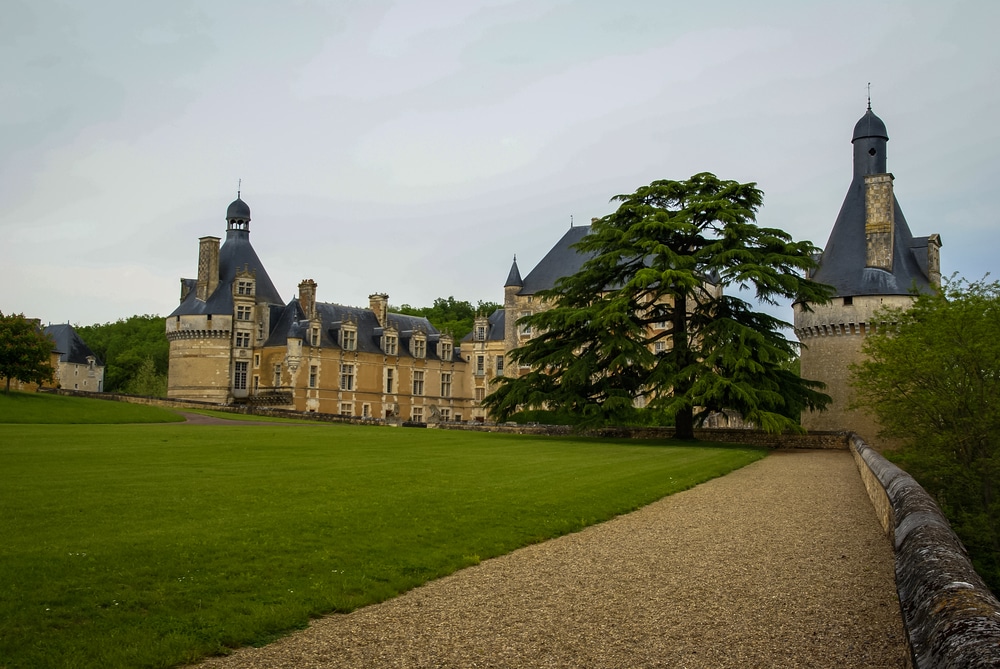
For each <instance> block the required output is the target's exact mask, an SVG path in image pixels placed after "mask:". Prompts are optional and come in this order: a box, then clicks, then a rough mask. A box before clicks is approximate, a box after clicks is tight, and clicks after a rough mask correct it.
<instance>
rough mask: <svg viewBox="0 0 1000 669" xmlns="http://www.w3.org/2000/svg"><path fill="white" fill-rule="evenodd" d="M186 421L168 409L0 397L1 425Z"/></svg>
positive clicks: (64, 398)
mask: <svg viewBox="0 0 1000 669" xmlns="http://www.w3.org/2000/svg"><path fill="white" fill-rule="evenodd" d="M182 420H184V418H183V417H182V416H180V415H179V414H177V413H176V412H174V411H170V410H169V409H161V408H160V407H153V406H144V405H141V404H127V403H125V402H111V401H108V400H97V399H90V398H87V397H68V396H64V395H49V394H48V393H11V394H10V395H5V394H3V393H0V424H2V423H45V424H53V423H63V424H65V423H73V424H86V423H90V424H98V423H100V424H109V423H170V422H177V421H182Z"/></svg>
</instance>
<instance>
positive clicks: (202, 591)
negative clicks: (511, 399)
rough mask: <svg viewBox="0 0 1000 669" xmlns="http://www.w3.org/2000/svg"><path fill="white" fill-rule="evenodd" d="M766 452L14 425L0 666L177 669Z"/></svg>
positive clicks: (2, 441) (340, 433)
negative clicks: (174, 668) (156, 668)
mask: <svg viewBox="0 0 1000 669" xmlns="http://www.w3.org/2000/svg"><path fill="white" fill-rule="evenodd" d="M762 455H763V453H762V452H760V451H755V450H751V449H739V448H711V447H708V448H705V447H691V446H665V445H663V444H651V443H639V442H618V443H616V442H608V441H593V440H573V439H543V438H530V437H517V436H508V435H490V434H478V433H462V432H446V431H438V430H402V429H392V428H373V427H353V426H341V425H332V426H328V425H318V426H314V425H301V426H300V425H277V424H261V425H259V426H202V427H198V426H191V425H118V426H96V425H81V426H70V425H0V471H3V472H4V475H3V486H2V487H0V536H3V537H4V538H5V539H4V541H3V542H2V543H0V666H4V667H45V666H101V667H117V666H130V667H132V666H171V665H173V664H176V663H179V662H185V661H193V660H195V659H197V658H198V657H201V656H204V655H205V654H210V653H216V652H223V651H224V650H225V649H226V648H227V647H233V646H238V645H243V644H247V643H260V642H263V641H265V640H268V639H270V638H273V636H274V635H276V634H278V633H280V632H282V631H287V630H289V629H293V628H296V627H301V626H304V625H305V624H306V623H307V621H308V619H309V618H310V617H312V616H316V615H320V614H322V613H326V612H330V611H349V610H352V609H354V608H356V607H358V606H362V605H365V604H368V603H371V602H375V601H380V600H383V599H386V598H389V597H393V596H395V595H396V594H398V593H400V592H403V591H405V590H407V589H409V588H412V587H414V586H416V585H419V584H420V583H423V582H425V581H427V580H429V579H432V578H436V577H439V576H442V575H444V574H447V573H450V572H451V571H454V570H455V569H459V568H462V567H464V566H467V565H470V564H474V563H476V562H478V561H479V560H481V559H486V558H488V557H492V556H495V555H499V554H502V553H505V552H508V551H510V550H512V549H514V548H516V547H518V546H522V545H525V544H528V543H531V542H535V541H541V540H544V539H546V538H549V537H553V536H558V535H560V534H564V533H567V532H572V531H575V530H578V529H580V528H581V527H584V526H586V525H588V524H592V523H594V522H599V521H601V520H605V519H607V518H610V517H612V516H614V515H616V514H619V513H623V512H627V511H629V510H632V509H635V508H637V507H639V506H642V505H644V504H646V503H649V502H651V501H653V500H655V499H657V498H659V497H662V496H664V495H667V494H670V493H672V492H676V491H678V490H682V489H685V488H688V487H690V486H692V485H695V484H696V483H698V482H700V481H703V480H705V479H707V478H711V477H713V476H718V475H721V474H723V473H726V472H727V471H730V470H731V469H733V468H736V467H739V466H742V465H744V464H746V463H748V462H750V461H752V460H755V459H757V458H759V457H762Z"/></svg>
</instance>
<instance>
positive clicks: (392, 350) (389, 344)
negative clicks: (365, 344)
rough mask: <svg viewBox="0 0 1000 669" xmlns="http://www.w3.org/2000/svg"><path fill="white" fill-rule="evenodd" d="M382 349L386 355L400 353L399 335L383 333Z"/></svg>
mask: <svg viewBox="0 0 1000 669" xmlns="http://www.w3.org/2000/svg"><path fill="white" fill-rule="evenodd" d="M382 351H383V352H384V353H385V354H386V355H399V337H398V336H397V335H396V334H395V333H392V334H390V333H388V332H387V333H385V334H384V335H382Z"/></svg>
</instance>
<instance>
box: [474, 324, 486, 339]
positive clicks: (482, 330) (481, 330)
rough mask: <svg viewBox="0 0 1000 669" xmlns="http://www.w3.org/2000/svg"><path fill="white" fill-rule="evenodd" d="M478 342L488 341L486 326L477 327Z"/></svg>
mask: <svg viewBox="0 0 1000 669" xmlns="http://www.w3.org/2000/svg"><path fill="white" fill-rule="evenodd" d="M476 341H486V326H485V325H477V326H476Z"/></svg>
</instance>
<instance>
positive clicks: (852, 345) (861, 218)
mask: <svg viewBox="0 0 1000 669" xmlns="http://www.w3.org/2000/svg"><path fill="white" fill-rule="evenodd" d="M888 141H889V135H888V133H887V132H886V129H885V123H883V122H882V119H880V118H879V117H878V116H876V115H875V114H874V113H873V112H872V110H871V105H870V104H869V106H868V111H867V112H865V115H864V116H862V117H861V120H859V121H858V122H857V124H856V125H855V126H854V136H853V137H852V139H851V142H852V143H853V145H854V176H853V179H852V180H851V185H850V188H849V189H848V191H847V197H845V198H844V204H843V205H842V206H841V208H840V215H839V216H837V221H836V223H835V224H834V226H833V231H832V232H831V233H830V238H829V240H827V242H826V246H825V247H824V249H823V253H822V254H821V256H820V258H819V266H818V267H817V268H816V270H815V271H814V272H813V273H812V274H811V277H810V278H812V279H815V280H816V281H819V282H820V283H825V284H829V285H831V286H833V287H834V297H833V299H832V300H831V302H830V303H828V304H823V305H809V306H810V308H811V310H806V308H805V305H803V304H795V305H793V308H794V313H795V316H794V320H795V334H796V336H797V337H798V338H799V341H800V342H801V343H802V345H803V348H802V354H801V374H802V376H803V378H807V379H816V380H819V381H823V382H824V383H826V391H825V392H826V393H827V394H829V395H830V396H831V397H832V398H833V403H832V404H831V406H830V408H829V409H828V410H827V411H824V412H807V413H805V414H804V415H803V416H802V425H803V427H805V428H807V429H809V430H848V429H849V430H852V431H854V432H857V433H859V434H860V435H862V436H863V437H864V438H865V439H866V440H868V441H869V443H877V437H876V434H877V432H878V428H877V425H876V424H875V422H874V420H873V419H872V418H871V417H870V416H869V415H867V414H866V413H865V412H863V411H862V410H861V409H857V408H851V402H852V397H853V393H852V390H851V387H850V377H851V370H850V366H851V365H852V364H854V363H857V362H860V361H861V360H862V359H863V356H862V352H861V347H862V344H863V343H864V338H865V336H866V335H867V334H868V333H870V332H874V331H876V330H877V329H878V328H880V327H884V326H885V325H886V324H885V323H880V322H878V321H877V319H876V318H875V317H874V315H875V313H876V312H877V311H878V309H880V308H882V307H886V306H895V307H906V306H908V305H909V304H912V301H913V291H917V292H923V293H926V292H929V291H932V290H934V289H935V288H937V287H938V286H939V285H940V284H941V265H940V248H941V238H940V236H939V235H936V234H935V235H929V236H927V237H914V236H913V235H912V234H911V233H910V228H909V226H908V225H907V224H906V219H905V218H904V217H903V211H902V209H900V207H899V202H897V201H896V197H895V195H893V185H892V184H893V179H894V177H893V175H892V174H890V173H888V172H886V144H887V142H888Z"/></svg>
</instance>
